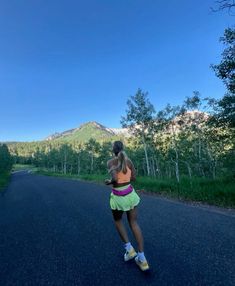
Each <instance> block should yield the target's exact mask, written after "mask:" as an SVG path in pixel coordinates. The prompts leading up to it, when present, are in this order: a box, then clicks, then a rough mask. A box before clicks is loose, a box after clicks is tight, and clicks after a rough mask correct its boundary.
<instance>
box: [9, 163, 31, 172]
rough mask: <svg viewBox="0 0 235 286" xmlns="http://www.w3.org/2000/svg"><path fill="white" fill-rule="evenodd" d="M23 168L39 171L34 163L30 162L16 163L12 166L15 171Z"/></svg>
mask: <svg viewBox="0 0 235 286" xmlns="http://www.w3.org/2000/svg"><path fill="white" fill-rule="evenodd" d="M22 170H28V171H33V172H34V171H37V168H36V167H35V166H33V165H29V164H14V165H13V167H12V172H14V171H22Z"/></svg>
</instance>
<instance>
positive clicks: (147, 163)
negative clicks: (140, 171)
mask: <svg viewBox="0 0 235 286" xmlns="http://www.w3.org/2000/svg"><path fill="white" fill-rule="evenodd" d="M142 140H143V145H144V155H145V160H146V167H147V175H148V176H149V175H150V167H149V159H148V152H147V145H146V142H145V138H144V135H142Z"/></svg>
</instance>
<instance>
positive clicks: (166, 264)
mask: <svg viewBox="0 0 235 286" xmlns="http://www.w3.org/2000/svg"><path fill="white" fill-rule="evenodd" d="M109 193H110V189H109V187H107V186H102V185H98V184H95V183H88V182H83V181H77V180H70V179H62V178H55V177H47V176H42V175H35V174H29V173H27V172H26V171H23V172H17V173H15V174H13V175H12V178H11V182H10V184H9V186H8V188H7V189H6V190H5V191H4V192H1V193H0V285H1V286H8V285H12V286H13V285H14V286H17V285H19V286H25V285H56V286H59V285H69V286H73V285H101V286H105V285H111V286H115V285H122V286H123V285H158V286H161V285H180V286H185V285H207V286H208V285H225V286H229V285H235V269H234V265H235V255H234V254H235V245H234V243H235V215H234V212H229V211H217V210H215V209H214V208H210V207H208V208H207V207H197V206H192V205H189V204H184V203H180V202H175V201H171V200H166V199H163V198H159V197H157V196H150V195H144V194H141V195H140V196H141V203H140V205H139V224H140V226H141V228H142V231H143V235H144V239H145V253H146V257H147V258H148V260H149V263H150V266H151V271H149V272H148V273H142V272H141V271H140V270H139V269H138V268H137V266H136V265H135V262H134V261H129V262H128V263H125V262H124V261H123V253H124V250H123V244H122V242H121V241H120V238H119V236H118V235H117V233H116V229H115V228H114V225H113V221H112V216H111V211H110V209H109ZM125 224H127V222H126V218H125ZM130 238H131V241H132V242H133V244H134V245H136V244H135V242H134V240H133V236H132V235H131V233H130Z"/></svg>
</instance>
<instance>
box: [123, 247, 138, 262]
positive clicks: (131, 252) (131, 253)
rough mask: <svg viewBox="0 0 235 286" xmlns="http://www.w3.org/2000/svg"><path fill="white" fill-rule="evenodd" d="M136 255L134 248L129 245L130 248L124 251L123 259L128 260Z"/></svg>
mask: <svg viewBox="0 0 235 286" xmlns="http://www.w3.org/2000/svg"><path fill="white" fill-rule="evenodd" d="M136 255H137V253H136V252H135V249H134V248H133V247H131V249H130V250H129V251H126V253H125V254H124V260H125V261H129V260H131V259H133V258H135V257H136Z"/></svg>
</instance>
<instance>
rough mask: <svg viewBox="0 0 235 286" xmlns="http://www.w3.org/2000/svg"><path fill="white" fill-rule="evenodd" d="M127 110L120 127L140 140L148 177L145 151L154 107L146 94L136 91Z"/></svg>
mask: <svg viewBox="0 0 235 286" xmlns="http://www.w3.org/2000/svg"><path fill="white" fill-rule="evenodd" d="M127 106H128V109H127V110H126V116H122V118H121V124H122V127H124V128H128V129H129V130H130V132H131V133H132V134H133V135H134V136H137V137H139V138H140V139H141V142H142V144H143V147H144V153H145V160H146V167H147V175H148V176H149V175H150V166H149V158H148V151H147V139H148V132H149V129H150V127H151V124H152V121H153V115H154V113H155V109H154V106H153V105H152V104H151V103H150V101H149V99H148V93H147V92H143V91H142V90H141V89H138V90H137V93H136V94H135V95H134V96H131V97H130V99H128V101H127Z"/></svg>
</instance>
